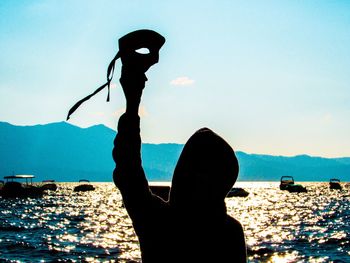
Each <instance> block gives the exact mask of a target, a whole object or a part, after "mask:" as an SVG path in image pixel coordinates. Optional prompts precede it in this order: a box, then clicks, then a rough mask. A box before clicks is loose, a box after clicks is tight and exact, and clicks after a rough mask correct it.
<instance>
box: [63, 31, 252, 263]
mask: <svg viewBox="0 0 350 263" xmlns="http://www.w3.org/2000/svg"><path fill="white" fill-rule="evenodd" d="M164 42H165V38H164V37H162V36H161V35H160V34H158V33H157V32H154V31H152V30H146V29H143V30H137V31H134V32H131V33H129V34H127V35H125V36H123V37H122V38H120V39H119V51H118V53H117V54H116V56H115V57H114V58H113V60H112V61H111V63H110V64H109V66H108V70H107V82H106V83H105V84H103V85H102V86H100V87H99V88H98V89H96V90H95V91H94V92H93V93H92V94H90V95H88V96H86V97H85V98H83V99H81V100H79V101H78V102H77V103H75V104H74V105H73V107H72V108H71V109H70V110H69V112H68V115H67V120H68V119H69V118H70V116H71V115H72V114H73V113H74V111H75V110H76V109H77V108H78V107H79V106H80V105H81V104H82V103H84V102H85V101H87V100H89V99H90V98H91V97H92V96H94V95H95V94H97V93H98V92H100V91H101V90H103V89H104V88H105V87H107V88H108V96H107V101H108V100H109V88H110V84H111V81H112V77H113V72H114V68H115V62H116V60H117V59H118V58H120V59H121V61H122V64H123V66H122V74H121V78H120V83H121V85H122V87H123V91H124V95H125V98H126V112H125V113H124V114H123V115H122V116H121V117H120V119H119V123H118V134H117V136H116V138H115V141H114V146H115V147H114V149H113V159H114V161H115V163H116V168H115V170H114V173H113V179H114V182H115V184H116V186H117V187H118V188H119V190H120V192H121V194H122V196H123V201H124V204H125V207H126V209H127V211H128V213H129V216H130V217H131V220H132V222H133V226H134V228H135V231H136V234H137V236H138V238H139V241H140V246H141V253H142V261H143V263H150V262H151V263H157V262H162V263H171V262H213V263H217V262H245V261H246V246H245V240H244V233H243V229H242V226H241V225H240V223H239V222H238V221H237V220H235V219H233V218H232V217H230V216H228V215H227V213H226V206H225V196H226V194H227V193H228V191H229V190H230V189H231V187H232V186H233V184H234V183H235V181H236V179H237V175H238V162H237V159H236V156H235V153H234V151H233V150H232V148H231V147H230V146H229V145H228V144H227V142H225V141H224V140H223V139H222V138H221V137H219V136H218V135H217V134H215V133H214V132H212V131H211V130H209V129H207V128H203V129H200V130H199V131H197V132H196V133H195V134H193V135H192V136H191V138H190V139H189V140H188V141H187V143H186V144H185V146H184V149H183V151H182V153H181V155H180V158H179V161H178V163H177V165H176V167H175V171H174V175H173V180H172V187H171V190H170V196H169V201H164V200H163V199H161V198H160V197H158V196H156V195H154V194H152V192H151V191H150V189H149V187H148V182H147V179H146V177H145V173H144V171H143V168H142V161H141V137H140V118H139V116H138V109H139V105H140V101H141V95H142V90H143V88H144V86H145V82H146V80H147V78H146V75H145V72H146V71H147V70H148V69H149V68H150V67H151V66H152V65H154V64H155V63H157V62H158V58H159V50H160V48H161V47H162V45H163V44H164ZM141 48H147V49H148V50H149V53H148V54H140V53H138V52H136V50H138V49H141ZM185 117H186V116H185Z"/></svg>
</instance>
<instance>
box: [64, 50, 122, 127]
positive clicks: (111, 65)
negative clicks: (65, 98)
mask: <svg viewBox="0 0 350 263" xmlns="http://www.w3.org/2000/svg"><path fill="white" fill-rule="evenodd" d="M118 58H120V54H119V52H118V53H117V55H115V57H114V58H113V60H112V61H111V63H109V66H108V69H107V82H106V83H105V84H103V85H102V86H100V87H99V88H98V89H96V90H95V91H94V92H93V93H91V94H90V95H88V96H86V97H85V98H83V99H81V100H79V101H78V102H77V103H75V104H74V106H73V107H72V108H71V109H70V110H69V112H68V115H67V121H68V120H69V118H70V116H71V115H72V114H73V112H75V111H76V110H77V109H78V108H79V106H80V105H81V104H82V103H83V102H85V101H87V100H89V99H90V98H91V97H92V96H94V95H96V94H97V93H99V92H100V91H101V90H103V89H104V88H105V87H106V86H107V88H108V94H107V101H109V99H110V98H109V97H110V86H111V81H112V78H113V74H114V68H115V63H116V61H117V59H118Z"/></svg>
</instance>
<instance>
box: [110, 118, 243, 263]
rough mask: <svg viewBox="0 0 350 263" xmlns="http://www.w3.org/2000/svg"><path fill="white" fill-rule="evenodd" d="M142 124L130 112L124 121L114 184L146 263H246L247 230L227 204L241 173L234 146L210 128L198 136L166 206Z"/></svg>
mask: <svg viewBox="0 0 350 263" xmlns="http://www.w3.org/2000/svg"><path fill="white" fill-rule="evenodd" d="M134 112H135V111H134ZM139 121H140V120H139V117H138V116H137V114H136V115H135V114H128V112H127V113H125V114H124V115H123V116H122V117H121V118H120V120H119V125H118V134H117V136H116V139H115V147H114V151H113V157H114V160H115V162H116V169H115V171H114V181H115V183H116V185H117V187H118V188H119V189H120V191H121V193H122V196H123V200H124V204H125V207H126V209H127V210H128V213H129V215H130V217H131V219H132V222H133V226H134V229H135V231H136V234H137V235H138V238H139V241H140V246H141V252H142V261H143V262H144V263H147V262H245V261H246V248H245V240H244V234H243V230H242V227H241V225H240V224H239V222H238V221H236V220H234V219H233V218H231V217H229V216H228V215H227V213H226V206H225V201H224V199H225V196H226V194H227V192H228V191H229V190H230V189H231V187H232V185H233V184H234V182H235V180H236V178H237V174H238V162H237V159H236V157H235V155H234V152H233V150H232V149H231V147H230V146H229V145H228V144H227V143H226V142H225V141H224V140H223V139H222V138H220V137H219V136H218V135H216V134H215V133H213V132H212V131H211V130H209V129H201V130H199V131H198V132H196V133H195V134H194V135H193V136H192V137H191V138H190V139H189V140H188V142H187V143H186V145H185V146H184V149H183V151H182V153H181V156H180V158H179V161H178V163H177V166H176V168H175V171H174V176H173V181H172V187H171V191H170V196H169V201H168V202H166V201H164V200H162V199H161V198H159V197H157V196H155V195H153V194H152V193H151V191H150V189H149V187H148V183H147V180H146V177H145V174H144V171H143V169H142V165H141V156H140V148H141V139H140V135H139Z"/></svg>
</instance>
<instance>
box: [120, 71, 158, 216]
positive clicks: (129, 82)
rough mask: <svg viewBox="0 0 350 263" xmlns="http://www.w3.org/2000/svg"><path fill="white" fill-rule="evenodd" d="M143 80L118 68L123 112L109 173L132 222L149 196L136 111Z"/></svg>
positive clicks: (142, 211)
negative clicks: (123, 97) (114, 165)
mask: <svg viewBox="0 0 350 263" xmlns="http://www.w3.org/2000/svg"><path fill="white" fill-rule="evenodd" d="M146 80H147V78H146V77H145V74H144V73H140V72H135V71H134V70H128V69H127V68H125V67H123V68H122V77H121V79H120V83H121V85H122V87H123V91H124V94H125V98H126V112H125V113H124V114H123V115H122V116H121V117H120V119H119V123H118V133H117V136H116V138H115V140H114V149H113V159H114V161H115V163H116V168H115V170H114V172H113V179H114V183H115V185H116V186H117V187H118V188H119V190H120V192H121V194H122V197H123V201H124V204H125V207H126V209H127V210H128V213H129V215H130V217H131V218H132V220H133V221H134V222H135V221H136V222H137V221H138V219H140V220H142V217H143V216H144V215H145V213H147V207H148V206H149V202H151V199H152V194H151V192H150V190H149V187H148V182H147V179H146V177H145V173H144V170H143V168H142V161H141V137H140V118H139V116H138V108H139V104H140V101H141V95H142V90H143V88H144V86H145V81H146Z"/></svg>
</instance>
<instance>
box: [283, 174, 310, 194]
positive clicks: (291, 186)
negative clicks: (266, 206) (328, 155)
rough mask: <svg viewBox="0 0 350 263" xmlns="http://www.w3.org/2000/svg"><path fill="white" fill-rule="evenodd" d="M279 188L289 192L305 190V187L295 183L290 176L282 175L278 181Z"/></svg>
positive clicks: (303, 191) (302, 191)
mask: <svg viewBox="0 0 350 263" xmlns="http://www.w3.org/2000/svg"><path fill="white" fill-rule="evenodd" d="M280 189H281V190H287V191H288V192H290V193H305V192H307V189H306V187H304V186H302V185H301V184H295V182H294V178H293V177H292V176H282V177H281V182H280Z"/></svg>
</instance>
